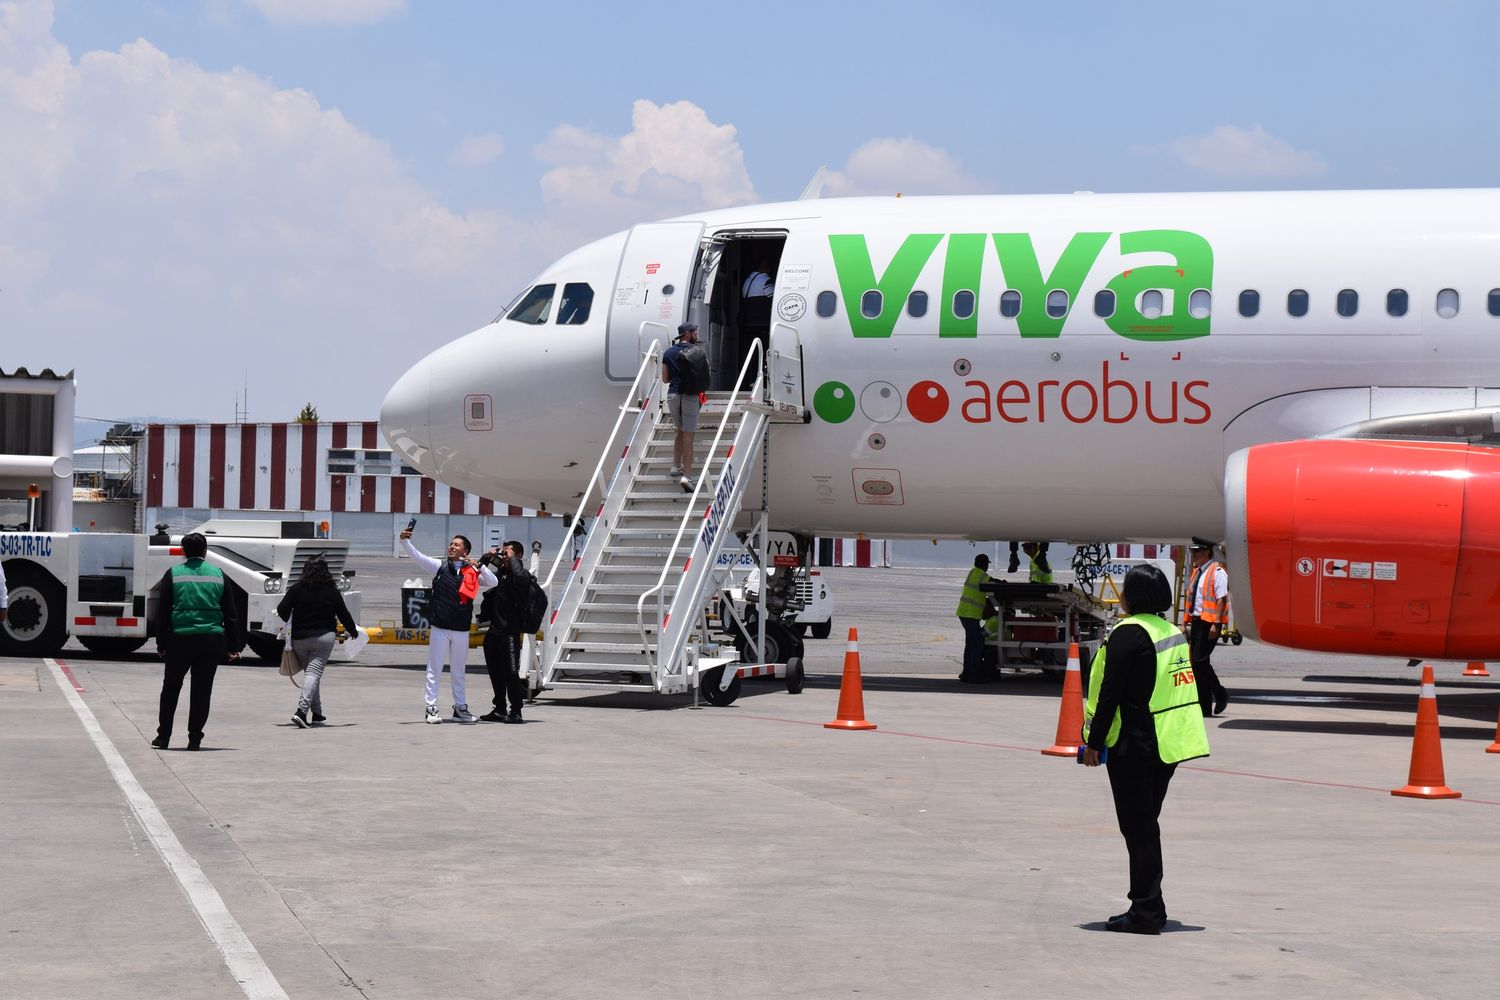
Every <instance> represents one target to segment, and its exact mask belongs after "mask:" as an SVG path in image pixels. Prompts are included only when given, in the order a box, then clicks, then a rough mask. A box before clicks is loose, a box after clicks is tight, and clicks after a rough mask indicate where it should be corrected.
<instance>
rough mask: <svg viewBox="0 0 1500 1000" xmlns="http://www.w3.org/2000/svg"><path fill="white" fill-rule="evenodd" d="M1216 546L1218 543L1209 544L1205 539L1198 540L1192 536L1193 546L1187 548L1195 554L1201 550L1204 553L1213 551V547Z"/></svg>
mask: <svg viewBox="0 0 1500 1000" xmlns="http://www.w3.org/2000/svg"><path fill="white" fill-rule="evenodd" d="M1218 544H1219V543H1218V542H1210V541H1209V540H1208V539H1206V538H1199V537H1198V536H1197V535H1194V536H1193V544H1192V545H1190V546H1188V548H1190V549H1192V550H1193V551H1195V552H1196V551H1199V550H1202V551H1204V552H1211V551H1213V547H1214V546H1215V545H1218Z"/></svg>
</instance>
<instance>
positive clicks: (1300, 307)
mask: <svg viewBox="0 0 1500 1000" xmlns="http://www.w3.org/2000/svg"><path fill="white" fill-rule="evenodd" d="M1286 311H1287V313H1288V314H1289V315H1292V316H1306V315H1307V292H1306V291H1304V290H1303V289H1301V288H1294V289H1292V290H1291V291H1290V292H1287V293H1286Z"/></svg>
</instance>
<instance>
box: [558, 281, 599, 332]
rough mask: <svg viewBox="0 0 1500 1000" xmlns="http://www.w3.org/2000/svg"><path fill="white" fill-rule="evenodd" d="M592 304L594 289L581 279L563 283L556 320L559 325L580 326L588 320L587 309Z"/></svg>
mask: <svg viewBox="0 0 1500 1000" xmlns="http://www.w3.org/2000/svg"><path fill="white" fill-rule="evenodd" d="M593 305H594V290H593V288H591V287H590V286H588V285H586V284H584V283H583V282H581V281H575V282H569V283H568V284H566V285H563V294H562V302H560V303H558V306H557V322H558V324H559V325H561V326H582V325H583V324H585V323H587V322H588V321H589V309H590V308H592V307H593Z"/></svg>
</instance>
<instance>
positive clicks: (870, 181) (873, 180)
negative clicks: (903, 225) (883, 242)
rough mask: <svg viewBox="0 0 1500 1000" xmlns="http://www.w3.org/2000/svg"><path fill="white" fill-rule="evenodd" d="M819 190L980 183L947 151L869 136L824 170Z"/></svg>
mask: <svg viewBox="0 0 1500 1000" xmlns="http://www.w3.org/2000/svg"><path fill="white" fill-rule="evenodd" d="M823 190H824V193H826V194H828V195H830V196H832V197H840V196H850V195H883V194H884V195H892V194H896V193H898V192H899V193H901V194H909V195H918V194H975V193H977V192H980V191H982V190H983V185H982V184H980V182H979V181H978V180H976V179H975V178H973V177H970V176H969V175H968V174H966V173H964V172H963V169H962V168H961V167H960V166H959V165H958V163H957V161H955V160H954V159H953V157H951V156H949V155H948V153H947V151H945V150H942V149H938V148H937V147H936V146H929V145H927V144H926V143H925V142H922V141H921V140H919V139H913V138H911V137H910V136H908V137H906V138H905V139H871V140H870V141H869V142H867V143H865V144H864V145H862V146H860V147H859V148H858V149H856V150H855V151H854V152H853V153H851V154H850V156H849V162H848V163H846V164H844V167H843V169H842V170H833V171H829V172H828V174H827V175H826V176H825V178H824V189H823Z"/></svg>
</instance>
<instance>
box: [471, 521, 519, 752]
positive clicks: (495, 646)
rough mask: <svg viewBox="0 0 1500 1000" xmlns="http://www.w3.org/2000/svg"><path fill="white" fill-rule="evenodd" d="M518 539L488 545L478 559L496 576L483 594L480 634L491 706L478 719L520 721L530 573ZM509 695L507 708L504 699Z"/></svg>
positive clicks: (486, 720) (483, 720) (484, 720)
mask: <svg viewBox="0 0 1500 1000" xmlns="http://www.w3.org/2000/svg"><path fill="white" fill-rule="evenodd" d="M521 551H522V548H521V543H520V542H516V541H509V542H506V543H505V544H504V545H502V546H501V547H500V549H499V551H498V552H497V551H496V550H494V549H491V550H490V551H489V552H487V553H485V556H484V558H483V559H482V560H481V562H492V563H493V564H494V566H495V573H496V575H497V576H499V577H500V582H499V583H497V584H496V585H495V586H494V587H493V588H492V589H491V590H490V591H489V593H487V594H485V596H484V607H482V608H481V609H480V617H481V618H482V617H484V612H485V610H486V609H487V610H488V611H489V616H490V631H489V634H488V635H486V636H485V637H484V665H485V666H486V667H488V668H489V672H490V685H491V686H492V687H493V688H494V689H495V698H494V704H495V707H494V709H493V710H491V711H489V712H487V713H485V714H484V715H481V716H480V717H479V718H480V721H482V722H509V723H513V724H515V723H521V722H524V721H525V720H524V719H522V718H521V702H522V701H524V700H525V698H526V682H525V681H523V680H522V679H521V671H520V665H521V637H522V635H523V634H524V632H525V628H526V626H525V620H526V608H527V605H528V604H529V603H530V600H531V580H532V577H531V573H530V572H529V571H528V570H527V569H526V566H525V564H524V563H522V562H521ZM507 696H508V697H509V699H510V712H509V713H508V714H507V713H506V712H505V701H506V698H507Z"/></svg>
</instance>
